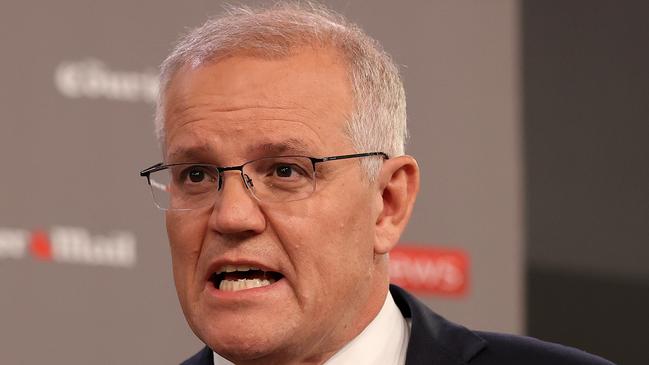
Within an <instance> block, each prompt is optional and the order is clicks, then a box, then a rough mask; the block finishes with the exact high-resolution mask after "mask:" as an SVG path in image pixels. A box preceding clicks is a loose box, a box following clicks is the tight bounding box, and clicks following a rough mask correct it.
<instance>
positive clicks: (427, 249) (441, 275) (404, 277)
mask: <svg viewBox="0 0 649 365" xmlns="http://www.w3.org/2000/svg"><path fill="white" fill-rule="evenodd" d="M390 281H391V282H392V283H394V284H396V285H399V286H401V287H403V288H404V289H408V290H410V291H413V292H415V293H418V294H424V295H426V294H434V295H450V296H464V295H465V294H466V292H467V289H468V286H469V257H468V255H467V254H466V252H465V251H463V250H458V249H446V248H438V247H431V246H409V245H403V244H399V245H397V247H395V248H394V249H393V250H392V251H390Z"/></svg>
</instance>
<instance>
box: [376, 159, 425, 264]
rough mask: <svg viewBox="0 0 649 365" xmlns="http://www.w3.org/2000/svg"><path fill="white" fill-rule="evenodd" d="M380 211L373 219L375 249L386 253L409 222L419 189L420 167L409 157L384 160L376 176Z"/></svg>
mask: <svg viewBox="0 0 649 365" xmlns="http://www.w3.org/2000/svg"><path fill="white" fill-rule="evenodd" d="M378 184H379V185H378V186H379V192H380V194H381V197H380V199H381V204H380V205H379V206H380V211H379V212H378V213H379V214H378V216H377V220H376V230H375V232H376V237H375V241H374V252H375V253H376V254H385V253H387V252H389V251H390V250H391V249H392V248H393V247H394V246H395V245H396V244H397V242H398V241H399V237H400V236H401V233H402V232H403V230H404V229H405V227H406V225H407V224H408V220H409V219H410V215H411V214H412V208H413V206H414V204H415V198H416V196H417V192H418V191H419V166H418V165H417V161H416V160H415V159H414V158H412V157H411V156H398V157H394V158H391V159H389V160H386V161H385V162H384V164H383V168H382V170H381V173H380V175H379V180H378Z"/></svg>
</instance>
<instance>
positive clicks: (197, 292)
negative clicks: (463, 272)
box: [142, 4, 609, 365]
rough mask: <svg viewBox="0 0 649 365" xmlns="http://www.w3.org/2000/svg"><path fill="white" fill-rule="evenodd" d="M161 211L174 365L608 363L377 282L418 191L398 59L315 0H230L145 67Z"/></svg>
mask: <svg viewBox="0 0 649 365" xmlns="http://www.w3.org/2000/svg"><path fill="white" fill-rule="evenodd" d="M160 86H161V93H160V98H159V103H158V110H157V118H156V123H157V131H158V135H159V137H160V140H161V143H162V147H163V155H164V163H161V164H158V165H155V166H152V167H151V168H149V169H146V170H144V171H143V172H142V175H143V176H146V177H147V179H148V181H149V184H150V185H151V188H152V190H153V192H154V198H155V201H156V204H157V205H158V206H159V207H160V208H162V209H165V210H166V222H167V232H168V235H169V240H170V244H171V253H172V259H173V272H174V279H175V284H176V288H177V292H178V296H179V299H180V303H181V307H182V309H183V312H184V314H185V317H186V318H187V321H188V323H189V325H190V327H191V328H192V330H193V331H194V333H195V334H196V335H197V336H198V337H199V338H200V339H201V340H202V341H203V342H204V343H205V344H206V345H207V346H206V347H205V348H204V349H203V350H202V351H200V352H199V353H198V354H196V355H195V356H194V357H192V358H191V359H189V360H187V361H186V362H185V364H213V363H215V364H231V363H235V364H323V363H326V364H328V365H331V364H404V363H406V364H435V365H442V364H609V363H608V362H606V361H604V360H602V359H599V358H596V357H594V356H591V355H588V354H585V353H582V352H579V351H577V350H573V349H569V348H565V347H561V346H558V345H550V344H545V343H542V342H540V341H536V340H533V339H529V338H521V337H514V336H506V335H497V334H490V333H480V332H472V331H469V330H467V329H465V328H463V327H460V326H457V325H455V324H452V323H450V322H447V321H445V320H444V319H442V318H441V317H439V316H437V315H436V314H434V313H432V312H431V311H430V310H429V309H427V308H426V307H425V306H424V305H423V304H422V303H420V302H418V301H417V300H416V299H414V298H413V297H412V296H410V295H409V294H408V293H406V292H404V291H403V290H401V289H399V288H397V287H389V277H388V253H389V252H390V250H391V249H392V248H393V247H394V246H395V245H396V243H397V241H398V239H399V236H400V235H401V233H402V232H403V230H404V228H405V226H406V224H407V222H408V219H409V217H410V214H411V212H412V207H413V204H414V201H415V196H416V194H417V191H418V189H419V171H418V166H417V163H416V161H415V160H414V159H413V158H412V157H410V156H406V155H404V150H403V145H404V139H405V136H406V111H405V96H404V91H403V87H402V84H401V81H400V78H399V75H398V70H397V68H396V67H395V65H394V64H393V63H392V61H391V60H390V58H389V56H388V55H387V54H386V53H385V52H383V51H382V50H381V48H380V47H379V46H378V44H377V43H376V42H374V41H373V40H372V39H370V38H369V37H368V36H366V35H365V34H364V33H363V32H362V31H361V30H360V29H358V28H357V27H355V26H354V25H351V24H349V23H347V22H346V21H345V20H344V19H342V18H341V17H340V16H338V15H336V14H333V13H331V12H329V11H327V10H325V9H321V8H317V9H316V8H313V7H309V8H304V7H301V6H298V5H290V4H289V5H286V4H283V5H277V6H274V7H272V8H268V9H257V10H251V9H238V10H233V11H232V12H231V13H230V14H228V15H227V16H224V17H221V18H218V19H214V20H210V21H208V22H207V23H206V24H204V25H203V26H201V27H199V28H197V29H194V30H193V31H191V32H190V33H188V34H187V35H186V36H185V37H184V38H183V39H182V40H181V41H180V42H179V44H178V45H177V46H176V48H175V49H174V51H173V52H172V53H171V55H170V56H169V57H168V58H167V59H166V60H165V62H164V63H163V65H162V72H161V85H160Z"/></svg>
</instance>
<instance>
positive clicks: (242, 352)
mask: <svg viewBox="0 0 649 365" xmlns="http://www.w3.org/2000/svg"><path fill="white" fill-rule="evenodd" d="M207 340H208V341H204V342H205V343H206V344H207V345H208V347H209V348H211V349H212V350H213V351H215V352H217V353H218V354H220V355H221V356H224V357H226V358H227V359H229V360H231V361H235V360H236V361H246V360H255V359H261V358H265V357H267V356H268V355H270V354H273V355H277V354H278V351H277V344H276V343H272V342H271V341H272V340H273V338H272V334H268V335H265V336H251V335H241V334H237V335H226V334H221V335H219V334H218V333H215V334H213V336H210V338H208V339H207Z"/></svg>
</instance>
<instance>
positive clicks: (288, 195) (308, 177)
mask: <svg viewBox="0 0 649 365" xmlns="http://www.w3.org/2000/svg"><path fill="white" fill-rule="evenodd" d="M243 175H244V179H245V181H246V184H247V185H248V188H249V189H250V190H251V191H252V193H253V194H254V195H255V197H257V199H259V200H262V201H269V202H281V201H292V200H299V199H304V198H307V197H308V196H309V195H311V194H312V193H313V191H314V190H315V171H314V169H313V163H312V162H311V159H309V158H308V157H300V156H298V157H291V156H288V157H269V158H262V159H259V160H255V161H251V162H248V163H247V164H245V165H244V166H243Z"/></svg>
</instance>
